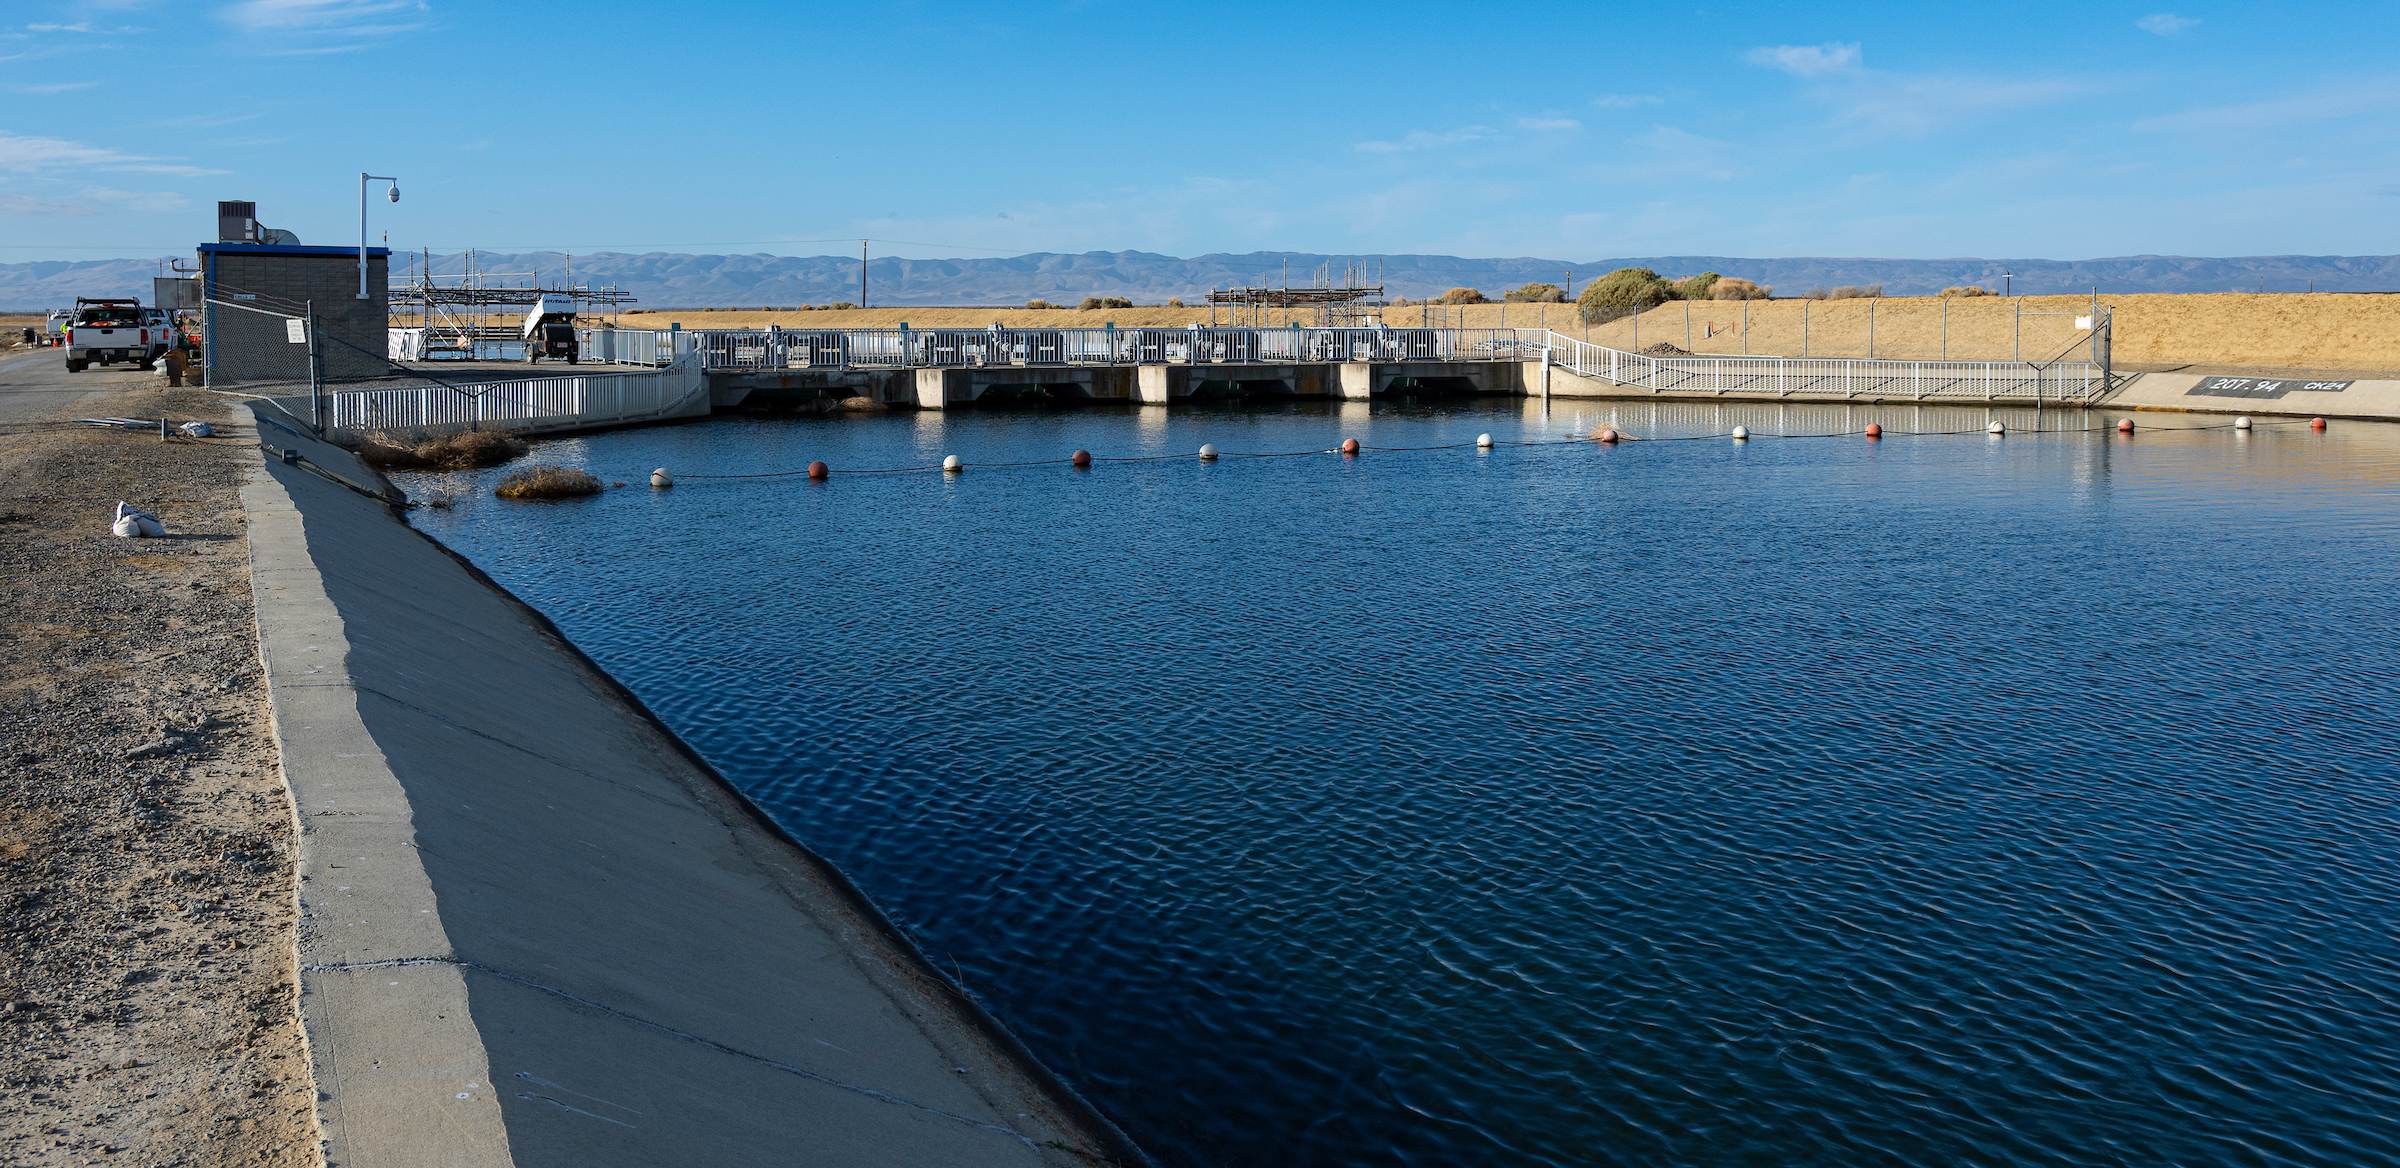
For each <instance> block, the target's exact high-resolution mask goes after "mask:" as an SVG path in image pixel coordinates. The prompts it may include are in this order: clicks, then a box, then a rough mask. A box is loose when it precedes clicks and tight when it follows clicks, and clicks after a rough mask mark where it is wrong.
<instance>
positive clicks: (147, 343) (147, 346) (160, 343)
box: [67, 297, 175, 373]
mask: <svg viewBox="0 0 2400 1168" xmlns="http://www.w3.org/2000/svg"><path fill="white" fill-rule="evenodd" d="M174 343H175V325H174V321H173V320H172V319H170V318H169V317H168V316H167V314H166V313H164V312H160V311H158V310H157V309H146V308H143V307H142V303H141V301H139V300H87V299H84V298H81V297H78V298H76V301H75V315H74V316H73V317H72V318H70V319H69V320H68V322H67V372H69V373H81V372H83V371H84V369H85V368H86V367H88V366H89V365H91V363H92V362H94V361H97V362H99V363H100V364H102V365H110V364H114V363H116V362H118V361H132V362H135V363H137V364H139V365H140V366H141V367H142V368H144V369H150V368H154V367H155V366H156V364H157V361H158V359H159V358H160V357H163V356H166V353H167V347H168V346H170V345H172V344H174Z"/></svg>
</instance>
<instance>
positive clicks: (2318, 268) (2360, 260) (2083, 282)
mask: <svg viewBox="0 0 2400 1168" xmlns="http://www.w3.org/2000/svg"><path fill="white" fill-rule="evenodd" d="M398 258H399V259H400V260H401V261H403V263H405V262H406V260H407V258H408V257H407V256H406V255H405V254H403V255H402V256H400V257H398ZM1359 258H1360V257H1350V256H1329V255H1321V254H1314V253H1305V252H1250V253H1247V254H1242V255H1229V254H1224V253H1212V254H1209V255H1202V256H1192V257H1189V258H1184V257H1178V256H1168V255H1159V254H1156V253H1153V252H1139V251H1116V252H1082V253H1074V254H1068V253H1059V252H1035V253H1031V254H1027V255H1021V256H1010V257H1005V258H994V259H900V258H883V259H876V260H874V261H873V262H872V263H871V264H870V266H869V269H868V293H867V295H868V301H869V303H872V304H876V305H884V306H892V305H935V304H950V305H967V304H1022V303H1024V302H1025V301H1027V300H1029V299H1035V298H1040V299H1045V300H1050V301H1054V302H1061V301H1063V302H1065V303H1069V304H1072V303H1074V302H1075V301H1077V300H1081V299H1082V298H1084V297H1086V296H1123V297H1126V298H1128V299H1131V300H1134V301H1136V302H1139V303H1147V304H1157V303H1161V302H1163V301H1165V300H1167V299H1169V298H1172V297H1181V298H1182V299H1184V300H1185V301H1186V302H1190V303H1199V302H1200V300H1201V298H1202V297H1204V296H1205V295H1206V294H1207V292H1208V290H1209V289H1211V288H1225V287H1232V286H1235V285H1241V284H1255V283H1258V282H1259V281H1260V280H1262V279H1264V280H1265V281H1267V282H1268V283H1279V282H1281V281H1282V279H1283V273H1284V270H1285V268H1284V265H1285V263H1286V261H1289V263H1290V271H1291V279H1292V282H1293V283H1294V284H1307V283H1311V282H1313V281H1314V280H1315V279H1316V277H1317V273H1318V271H1319V269H1320V268H1328V267H1329V270H1330V271H1331V272H1332V273H1334V277H1335V279H1337V280H1338V279H1339V277H1340V273H1341V270H1342V265H1344V264H1345V263H1351V262H1354V261H1355V260H1357V259H1359ZM1363 258H1364V259H1365V261H1366V262H1367V263H1368V264H1370V265H1372V266H1373V270H1374V271H1376V272H1379V273H1380V275H1381V277H1382V279H1383V281H1384V283H1385V285H1386V287H1387V288H1388V289H1389V291H1390V294H1391V295H1394V296H1407V297H1412V298H1416V297H1425V296H1432V295H1438V294H1440V293H1441V292H1442V291H1444V290H1445V289H1449V288H1453V287H1461V286H1464V287H1470V288H1480V289H1482V290H1483V291H1484V292H1485V293H1486V294H1488V295H1491V296H1494V297H1497V296H1498V295H1499V294H1500V293H1501V292H1503V291H1505V290H1507V289H1509V288H1513V287H1515V286H1517V285H1519V284H1524V283H1528V282H1534V281H1541V282H1546V283H1552V284H1556V283H1560V282H1562V281H1563V280H1565V279H1567V278H1568V276H1569V275H1570V273H1571V274H1572V276H1573V278H1574V280H1575V281H1576V282H1577V283H1578V284H1580V283H1581V282H1583V281H1585V280H1588V279H1590V278H1592V277H1594V276H1597V275H1599V274H1601V273H1603V272H1607V271H1609V270H1611V269H1614V268H1620V267H1627V266H1638V267H1647V268H1655V269H1657V270H1658V271H1659V272H1660V273H1662V274H1664V275H1668V276H1682V275H1689V274H1691V273H1694V272H1703V271H1713V272H1721V273H1724V274H1726V275H1733V276H1746V277H1748V278H1750V279H1753V280H1757V281H1759V282H1760V283H1763V284H1768V285H1771V286H1773V287H1774V288H1775V290H1776V292H1777V294H1779V295H1785V296H1794V295H1799V294H1801V293H1803V292H1806V291H1808V290H1809V289H1812V288H1827V287H1833V286H1836V285H1841V284H1882V285H1883V286H1884V290H1885V291H1886V292H1888V293H1890V294H1892V295H1895V296H1901V295H1921V294H1926V293H1932V292H1939V291H1941V290H1942V289H1944V288H1947V287H1950V286H1952V285H1957V284H1981V285H1984V286H1986V287H1989V288H1992V289H1994V290H1995V291H1997V290H1999V288H2000V287H2001V285H2002V278H2001V273H2003V272H2013V273H2014V274H2015V276H2014V279H2013V280H2012V281H2010V283H2012V284H2013V285H2014V287H2015V290H2016V291H2019V292H2026V293H2051V292H2089V291H2091V290H2092V289H2093V288H2095V287H2097V288H2098V289H2099V290H2100V292H2101V293H2102V294H2103V295H2105V294H2109V293H2127V292H2252V291H2262V290H2263V291H2269V292H2301V291H2308V290H2311V289H2314V290H2316V291H2320V292H2390V291H2400V256H2241V257H2232V258H2223V259H2217V258H2207V257H2195V256H2116V257H2110V258H2104V259H2088V260H2030V259H2019V260H2010V259H1998V260H1987V259H1972V258H1961V259H1933V260H1911V259H1871V258H1856V259H1842V258H1816V257H1797V258H1789V259H1744V258H1741V257H1738V256H1649V257H1637V258H1630V259H1606V260H1592V261H1587V262H1581V263H1577V262H1571V261H1567V260H1551V259H1535V258H1511V259H1476V258H1464V257H1459V256H1439V255H1389V256H1367V257H1363ZM476 259H477V264H478V266H479V267H480V268H482V269H483V270H484V271H486V272H505V271H515V272H525V271H531V272H536V273H538V274H539V275H540V276H541V278H542V279H543V280H545V281H556V280H560V279H563V278H565V277H566V275H567V274H568V272H569V271H570V270H571V271H572V273H573V276H574V279H575V280H577V281H578V282H591V283H598V284H609V283H613V284H617V285H619V286H621V287H623V288H625V289H626V290H628V291H630V292H632V293H633V294H634V295H635V296H637V297H639V298H640V299H641V303H642V304H643V305H644V306H646V307H651V308H731V307H744V308H747V307H761V306H769V305H773V306H791V305H801V304H823V303H828V302H831V301H836V300H849V301H856V300H857V299H858V298H859V290H858V261H857V260H856V259H852V258H849V257H845V256H775V255H765V254H744V255H691V254H685V253H680V252H648V253H643V254H638V255H635V254H627V253H621V252H599V253H594V254H589V255H579V256H575V257H573V259H572V261H571V263H570V261H569V259H568V258H567V257H566V256H564V255H562V254H561V253H558V252H525V253H508V252H481V253H478V254H477V257H476ZM465 260H466V257H465V256H464V255H437V256H435V257H434V258H433V268H434V271H436V272H437V273H455V272H458V271H460V270H462V269H463V268H464V267H465ZM157 270H158V265H157V261H156V260H147V259H145V260H89V261H59V260H44V261H35V262H31V263H15V264H0V310H6V311H35V310H41V309H47V308H54V307H58V306H61V305H64V304H67V303H70V302H72V301H73V300H74V298H75V297H77V296H125V295H138V296H141V297H142V298H143V299H145V300H147V299H148V298H149V293H150V279H151V277H152V276H153V275H155V274H157Z"/></svg>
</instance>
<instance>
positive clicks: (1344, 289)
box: [1208, 259, 1385, 328]
mask: <svg viewBox="0 0 2400 1168" xmlns="http://www.w3.org/2000/svg"><path fill="white" fill-rule="evenodd" d="M1370 276H1372V277H1373V278H1374V281H1375V282H1374V283H1372V284H1369V283H1367V282H1366V281H1367V279H1368V278H1369V277H1370ZM1334 280H1335V277H1334V274H1333V263H1332V261H1330V260H1328V261H1326V262H1325V263H1323V264H1320V265H1318V267H1317V270H1316V273H1315V274H1314V275H1313V276H1312V277H1311V281H1310V282H1309V283H1308V284H1305V285H1301V286H1298V287H1294V286H1293V284H1292V261H1290V260H1288V259H1287V260H1285V261H1283V282H1282V283H1281V284H1269V283H1267V277H1266V274H1265V273H1263V272H1262V273H1260V274H1259V278H1258V283H1256V284H1254V285H1245V286H1242V287H1238V288H1223V289H1218V288H1211V289H1209V292H1208V321H1209V323H1210V324H1212V325H1213V324H1216V323H1218V321H1217V310H1218V309H1219V308H1223V309H1224V310H1225V311H1226V314H1227V321H1226V323H1230V324H1237V325H1238V324H1249V325H1266V324H1268V323H1270V322H1269V321H1268V320H1267V310H1268V309H1270V308H1280V309H1283V310H1285V316H1284V319H1283V321H1281V322H1279V323H1285V324H1301V323H1304V322H1303V321H1301V320H1300V318H1299V316H1298V315H1297V314H1296V313H1294V312H1293V311H1292V310H1294V309H1313V310H1314V316H1315V318H1316V319H1315V321H1314V322H1313V323H1315V324H1316V325H1318V326H1320V327H1326V328H1356V327H1360V326H1364V325H1371V324H1374V323H1376V322H1377V321H1379V320H1381V319H1382V316H1383V309H1384V307H1385V305H1384V299H1383V265H1382V262H1381V261H1376V262H1374V263H1373V264H1370V263H1368V262H1367V261H1365V260H1354V261H1349V262H1345V263H1344V264H1343V265H1342V273H1341V277H1340V280H1341V282H1340V283H1335V282H1334Z"/></svg>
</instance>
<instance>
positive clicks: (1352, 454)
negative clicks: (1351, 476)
mask: <svg viewBox="0 0 2400 1168" xmlns="http://www.w3.org/2000/svg"><path fill="white" fill-rule="evenodd" d="M1342 457H1344V458H1356V457H1358V439H1356V438H1344V439H1342Z"/></svg>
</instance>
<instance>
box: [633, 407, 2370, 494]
mask: <svg viewBox="0 0 2400 1168" xmlns="http://www.w3.org/2000/svg"><path fill="white" fill-rule="evenodd" d="M2256 426H2307V427H2309V428H2310V429H2312V430H2318V431H2322V430H2324V429H2325V419H2323V418H2270V419H2267V420H2265V421H2254V420H2253V419H2251V418H2249V417H2248V416H2243V417H2239V418H2235V419H2234V420H2232V421H2230V422H2221V423H2212V424H2209V425H2202V426H2159V427H2154V429H2157V430H2163V431H2166V432H2170V433H2173V432H2177V431H2185V432H2199V431H2206V430H2233V431H2236V432H2243V433H2246V432H2248V431H2250V430H2251V429H2252V428H2253V427H2256ZM2134 432H2135V427H2134V424H2133V419H2131V418H2125V419H2121V420H2119V421H2117V422H2114V423H2107V424H2102V425H2098V426H2078V427H2071V428H2061V429H2039V430H2010V429H2009V428H2008V427H2007V426H2006V425H2005V424H2004V423H2002V422H2000V421H1998V420H1996V419H1995V420H1994V421H1992V422H1991V423H1989V424H1987V425H1985V426H1983V427H1980V428H1977V429H1973V430H1886V429H1884V428H1883V426H1882V425H1881V424H1880V423H1875V422H1870V423H1868V424H1867V425H1866V426H1865V427H1864V428H1861V429H1857V430H1835V431H1827V432H1823V433H1801V434H1768V433H1758V432H1754V431H1752V430H1751V429H1750V428H1749V427H1747V426H1735V427H1734V428H1733V429H1731V430H1726V431H1721V432H1718V433H1714V434H1674V435H1667V436H1663V437H1655V438H1645V437H1642V436H1641V435H1638V434H1628V433H1625V432H1624V431H1622V430H1619V429H1617V428H1615V427H1613V426H1600V427H1596V428H1594V429H1593V430H1592V431H1591V432H1590V433H1588V434H1581V435H1574V436H1571V437H1566V438H1515V439H1495V438H1493V437H1492V436H1491V435H1490V434H1478V435H1476V436H1475V437H1474V438H1472V439H1469V440H1467V441H1464V442H1439V443H1433V444H1429V445H1424V446H1369V445H1367V444H1365V443H1363V442H1360V441H1359V440H1358V439H1356V438H1345V439H1343V440H1342V441H1341V443H1340V444H1338V445H1335V446H1330V447H1322V448H1311V449H1307V450H1248V451H1243V450H1220V449H1218V448H1217V446H1216V444H1215V443H1213V442H1211V443H1202V444H1201V446H1200V448H1199V450H1197V451H1193V452H1189V453H1180V454H1164V453H1162V454H1115V455H1104V454H1093V453H1091V452H1090V451H1087V450H1077V451H1075V452H1074V453H1073V454H1072V455H1069V456H1068V457H1065V458H1031V459H1022V460H1019V461H1015V462H978V463H974V464H972V465H973V466H974V467H975V468H976V469H977V470H1031V469H1034V468H1036V467H1061V466H1063V467H1071V468H1073V469H1076V470H1088V469H1090V468H1091V467H1093V466H1097V465H1099V464H1102V463H1108V464H1113V465H1118V466H1125V465H1132V464H1139V463H1155V462H1182V461H1186V460H1189V459H1192V458H1195V457H1197V458H1198V459H1199V460H1200V461H1202V462H1217V461H1220V460H1228V459H1252V460H1256V459H1269V458H1322V457H1326V456H1335V457H1340V458H1344V459H1353V458H1356V457H1358V456H1359V455H1361V454H1426V453H1434V452H1439V451H1445V450H1470V449H1472V450H1484V451H1488V450H1492V449H1494V448H1497V447H1511V448H1517V449H1524V448H1528V447H1554V446H1613V445H1616V444H1618V443H1620V442H1712V441H1715V442H1721V441H1725V440H1727V439H1730V440H1732V441H1735V442H1747V441H1749V440H1751V439H1754V438H1767V439H1781V440H1785V441H1803V440H1807V439H1812V438H1817V439H1823V438H1867V439H1871V440H1881V439H1884V438H1957V437H1966V436H1969V435H1976V434H1983V435H1988V436H1991V437H1994V438H1998V437H2001V436H2003V435H2006V434H2031V435H2034V436H2036V437H2040V436H2044V435H2051V434H2101V433H2117V434H2123V435H2131V434H2133V433H2134ZM968 465H970V464H968V463H967V462H966V461H964V460H963V459H961V458H960V457H959V456H958V455H955V454H951V455H946V456H944V457H943V459H942V461H940V462H936V463H926V464H923V465H919V466H885V467H868V468H865V469H860V470H844V471H843V472H842V474H844V475H859V476H865V477H869V478H878V477H891V476H895V475H916V474H939V475H945V476H947V477H951V478H957V477H960V476H961V475H962V474H963V472H964V471H965V470H966V468H967V467H968ZM651 477H652V480H653V485H659V483H658V480H660V479H665V480H666V481H667V482H669V483H675V482H740V481H750V480H767V479H789V478H801V477H806V478H809V479H812V480H814V481H818V482H823V481H826V480H827V479H829V478H831V477H832V468H831V467H830V466H829V465H827V464H826V463H825V462H824V461H822V460H818V461H814V462H811V463H809V464H808V465H807V466H806V467H803V468H801V469H798V470H770V471H752V472H747V473H739V474H692V473H687V472H677V473H675V474H674V475H672V476H669V475H668V474H667V469H666V468H665V467H660V468H658V469H657V470H655V471H653V472H652V473H651Z"/></svg>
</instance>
